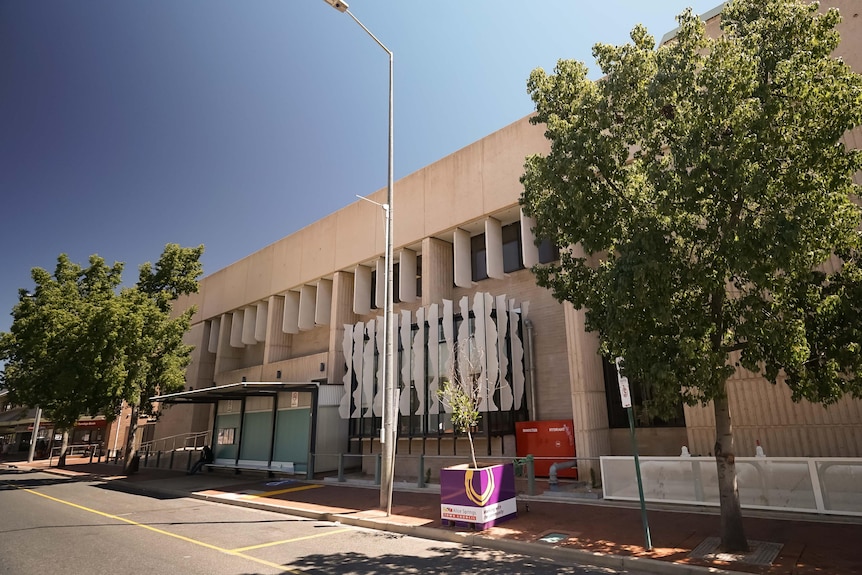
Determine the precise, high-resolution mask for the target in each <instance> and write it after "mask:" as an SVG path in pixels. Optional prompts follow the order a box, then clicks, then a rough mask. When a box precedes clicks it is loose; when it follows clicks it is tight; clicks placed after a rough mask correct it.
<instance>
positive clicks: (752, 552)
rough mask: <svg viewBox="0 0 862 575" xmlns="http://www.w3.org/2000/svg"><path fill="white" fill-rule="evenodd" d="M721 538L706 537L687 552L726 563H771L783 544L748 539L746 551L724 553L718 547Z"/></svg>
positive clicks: (692, 556) (694, 555)
mask: <svg viewBox="0 0 862 575" xmlns="http://www.w3.org/2000/svg"><path fill="white" fill-rule="evenodd" d="M720 545H721V539H720V538H719V537H707V538H706V539H704V540H703V541H702V542H701V543H700V545H698V546H697V547H695V548H694V549H692V550H691V553H689V554H688V556H689V557H691V558H693V559H706V560H707V561H727V562H728V563H745V564H747V565H765V566H768V565H772V562H773V561H775V558H776V557H778V554H779V553H780V552H781V548H782V547H783V546H784V545H782V544H781V543H770V542H768V541H749V542H748V546H749V551H748V553H726V552H724V551H721V550H720V549H719V546H720Z"/></svg>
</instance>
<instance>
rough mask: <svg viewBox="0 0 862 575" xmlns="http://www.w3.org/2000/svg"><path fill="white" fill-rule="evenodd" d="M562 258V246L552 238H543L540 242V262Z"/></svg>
mask: <svg viewBox="0 0 862 575" xmlns="http://www.w3.org/2000/svg"><path fill="white" fill-rule="evenodd" d="M559 259H560V248H559V247H557V246H556V245H555V244H554V242H552V241H551V240H542V243H540V244H539V263H541V264H549V263H551V262H555V261H557V260H559Z"/></svg>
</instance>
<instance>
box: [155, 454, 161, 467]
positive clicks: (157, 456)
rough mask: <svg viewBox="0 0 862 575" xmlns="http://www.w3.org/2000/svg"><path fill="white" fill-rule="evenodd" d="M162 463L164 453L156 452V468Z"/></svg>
mask: <svg viewBox="0 0 862 575" xmlns="http://www.w3.org/2000/svg"><path fill="white" fill-rule="evenodd" d="M161 461H162V452H161V451H156V467H158V466H159V463H161Z"/></svg>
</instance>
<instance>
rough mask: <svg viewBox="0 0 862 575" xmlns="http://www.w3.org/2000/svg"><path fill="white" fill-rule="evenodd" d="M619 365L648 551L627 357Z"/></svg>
mask: <svg viewBox="0 0 862 575" xmlns="http://www.w3.org/2000/svg"><path fill="white" fill-rule="evenodd" d="M615 363H616V366H617V380H618V381H619V384H620V399H621V400H622V403H623V407H624V408H625V409H626V413H628V416H629V433H630V435H631V437H632V453H634V456H635V474H636V475H637V479H638V496H639V497H640V502H641V523H642V524H643V530H644V539H645V540H646V548H647V550H648V551H650V550H652V539H650V534H649V522H647V514H646V502H645V501H644V486H643V481H642V480H641V464H640V460H639V459H638V442H637V440H636V439H635V418H634V415H633V413H632V395H631V391H630V389H629V378H627V377H626V376H624V375H623V372H624V371H625V365H626V364H625V359H623V358H621V357H618V358H617V359H616V361H615Z"/></svg>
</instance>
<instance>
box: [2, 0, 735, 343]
mask: <svg viewBox="0 0 862 575" xmlns="http://www.w3.org/2000/svg"><path fill="white" fill-rule="evenodd" d="M719 3H720V0H650V1H648V2H645V1H644V0H603V1H601V2H586V1H579V0H531V1H529V2H527V1H514V0H496V1H490V0H428V1H425V2H419V1H414V0H352V1H351V2H350V9H351V11H352V12H353V13H354V14H355V15H356V16H357V17H358V18H359V19H360V20H361V21H362V22H363V23H364V24H365V25H366V26H367V27H368V28H369V29H370V30H371V31H372V32H373V33H374V34H375V35H376V36H377V37H378V38H380V39H381V41H382V42H384V43H385V44H386V45H387V46H388V47H389V48H390V49H391V50H392V51H393V52H394V54H395V60H394V61H395V68H394V69H395V89H394V94H395V139H394V142H395V154H394V156H395V164H394V165H395V178H396V180H397V179H398V178H401V177H403V176H405V175H407V174H409V173H411V172H414V171H416V170H418V169H420V168H422V167H423V166H425V165H428V164H430V163H432V162H434V161H436V160H438V159H440V158H442V157H444V156H446V155H448V154H450V153H452V152H454V151H456V150H458V149H460V148H462V147H464V146H466V145H468V144H470V143H471V142H474V141H476V140H478V139H480V138H482V137H483V136H486V135H488V134H490V133H491V132H494V131H496V130H498V129H500V128H502V127H504V126H506V125H507V124H509V123H511V122H513V121H515V120H517V119H519V118H521V117H523V116H526V115H527V114H529V113H530V112H531V111H532V110H533V107H532V102H531V101H530V99H529V97H528V95H527V93H526V88H525V86H526V80H527V77H528V75H529V73H530V71H531V70H532V69H534V68H536V67H543V68H545V69H546V70H548V71H550V70H551V69H553V67H554V65H555V63H556V61H557V60H558V59H560V58H574V59H578V60H582V61H584V62H587V64H588V65H589V66H590V69H591V70H595V65H594V61H593V59H592V55H591V50H592V46H593V44H595V43H596V42H607V43H614V44H619V43H624V42H626V41H627V40H628V32H629V31H630V30H631V28H632V27H633V26H634V25H635V24H637V23H642V24H644V25H646V26H647V28H648V29H649V31H650V32H651V33H652V34H653V35H654V36H655V37H656V38H657V39H659V38H661V36H662V35H663V34H664V33H666V32H668V31H669V30H672V29H673V28H674V27H675V26H676V20H675V16H676V14H678V13H679V12H681V11H682V10H683V9H684V8H686V7H687V6H691V7H692V8H694V10H695V12H696V13H703V12H706V11H707V10H710V9H712V8H714V7H715V6H716V5H718V4H719ZM597 76H598V74H597V73H595V72H594V73H593V77H597ZM387 106H388V60H387V56H386V53H385V52H383V50H381V49H380V48H379V47H378V46H377V45H376V44H374V42H373V41H372V40H371V39H370V38H369V37H367V36H366V35H365V33H364V32H363V31H362V29H361V28H359V27H358V26H357V25H356V24H355V23H354V22H353V21H352V20H351V19H350V17H349V16H348V15H346V14H341V13H339V12H337V11H336V10H334V9H332V8H331V7H329V6H328V5H327V4H326V3H325V2H324V1H323V0H230V1H228V0H146V1H145V0H137V1H132V0H38V1H31V0H0V194H2V195H0V198H2V206H0V246H2V260H0V263H2V265H1V266H0V267H2V272H0V331H8V329H9V326H10V325H11V316H10V315H9V314H10V312H11V309H12V307H13V305H14V304H15V302H16V301H17V293H18V289H19V288H25V289H30V288H32V286H33V284H32V281H31V279H30V270H31V268H33V267H37V266H38V267H43V268H46V269H48V270H51V271H52V270H53V268H54V265H55V263H56V259H57V256H58V255H59V254H60V253H66V254H68V255H69V256H70V257H71V259H72V260H73V261H76V262H79V263H81V264H86V262H87V259H88V257H89V256H90V255H91V254H99V255H100V256H102V257H104V258H105V259H106V260H107V261H108V263H113V262H115V261H121V262H125V263H126V268H125V270H126V271H125V274H124V280H125V282H126V283H127V284H133V283H134V282H135V281H136V280H137V269H138V266H139V265H140V264H142V263H144V262H147V261H155V260H157V259H158V257H159V255H160V253H161V251H162V249H163V247H164V245H165V244H167V243H179V244H181V245H186V246H193V245H199V244H204V245H205V246H206V253H205V254H204V258H203V263H204V270H205V273H207V274H209V273H212V272H214V271H216V270H218V269H221V268H223V267H225V266H227V265H230V264H231V263H233V262H235V261H237V260H238V259H240V258H242V257H244V256H246V255H248V254H250V253H252V252H254V251H256V250H258V249H260V248H263V247H264V246H266V245H268V244H270V243H272V242H274V241H276V240H278V239H279V238H282V237H284V236H286V235H288V234H290V233H292V232H294V231H296V230H298V229H300V228H302V227H304V226H306V225H308V224H309V223H311V222H313V221H315V220H317V219H319V218H321V217H323V216H325V215H326V214H328V213H331V212H333V211H335V210H337V209H339V208H341V207H344V206H345V205H347V204H349V203H351V202H354V201H357V200H356V198H355V195H356V194H360V195H367V194H369V193H371V192H373V191H375V190H377V189H380V188H383V187H385V185H386V175H387V166H386V154H387V129H388V128H387V113H388V112H387ZM397 193H398V192H397V186H396V191H395V194H396V202H397Z"/></svg>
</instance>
